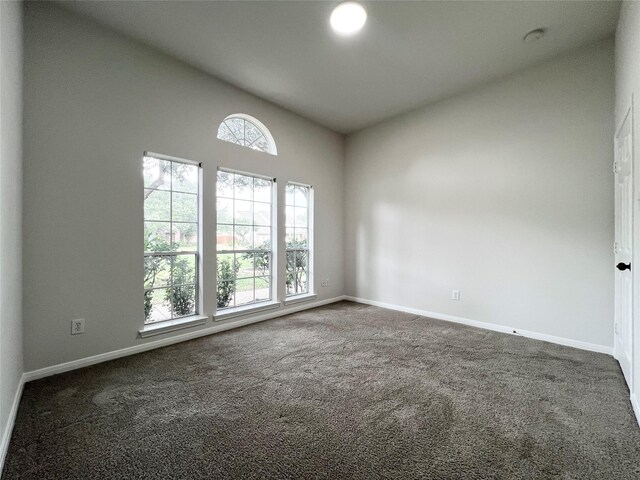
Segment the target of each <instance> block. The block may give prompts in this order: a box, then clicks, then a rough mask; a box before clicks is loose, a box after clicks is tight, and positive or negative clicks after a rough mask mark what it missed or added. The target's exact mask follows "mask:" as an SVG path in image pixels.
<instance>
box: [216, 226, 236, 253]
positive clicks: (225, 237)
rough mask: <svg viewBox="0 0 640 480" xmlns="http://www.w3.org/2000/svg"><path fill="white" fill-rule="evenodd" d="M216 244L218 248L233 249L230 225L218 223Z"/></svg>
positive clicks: (231, 227)
mask: <svg viewBox="0 0 640 480" xmlns="http://www.w3.org/2000/svg"><path fill="white" fill-rule="evenodd" d="M216 245H217V249H218V250H233V226H232V225H218V232H217V235H216Z"/></svg>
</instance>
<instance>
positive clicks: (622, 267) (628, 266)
mask: <svg viewBox="0 0 640 480" xmlns="http://www.w3.org/2000/svg"><path fill="white" fill-rule="evenodd" d="M616 268H617V269H618V270H631V262H629V263H622V262H620V263H619V264H618V265H616Z"/></svg>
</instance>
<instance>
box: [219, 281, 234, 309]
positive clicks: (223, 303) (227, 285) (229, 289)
mask: <svg viewBox="0 0 640 480" xmlns="http://www.w3.org/2000/svg"><path fill="white" fill-rule="evenodd" d="M235 291H236V287H235V281H234V280H228V281H227V280H224V281H218V291H217V307H218V308H228V307H233V306H235V298H234V297H235Z"/></svg>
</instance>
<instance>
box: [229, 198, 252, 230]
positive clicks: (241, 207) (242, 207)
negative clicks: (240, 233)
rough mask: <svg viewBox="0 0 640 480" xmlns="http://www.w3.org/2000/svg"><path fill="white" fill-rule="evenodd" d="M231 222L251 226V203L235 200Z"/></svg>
mask: <svg viewBox="0 0 640 480" xmlns="http://www.w3.org/2000/svg"><path fill="white" fill-rule="evenodd" d="M234 203H235V212H234V215H233V221H234V223H236V224H239V225H251V223H252V221H253V208H252V207H253V202H250V201H247V200H236V201H235V202H234Z"/></svg>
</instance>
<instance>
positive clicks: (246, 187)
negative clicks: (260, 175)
mask: <svg viewBox="0 0 640 480" xmlns="http://www.w3.org/2000/svg"><path fill="white" fill-rule="evenodd" d="M233 194H234V196H235V198H236V199H241V200H253V177H247V176H246V175H240V174H238V173H236V174H235V189H234V191H233Z"/></svg>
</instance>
